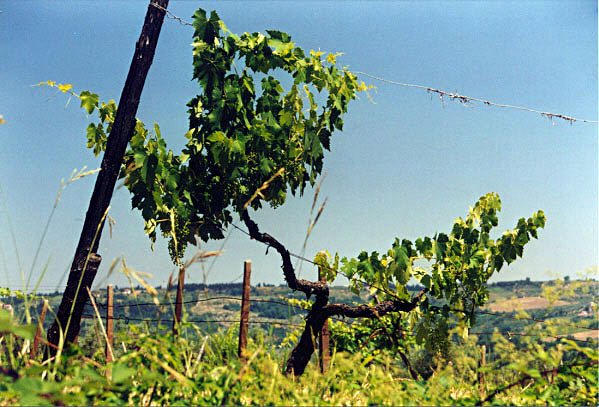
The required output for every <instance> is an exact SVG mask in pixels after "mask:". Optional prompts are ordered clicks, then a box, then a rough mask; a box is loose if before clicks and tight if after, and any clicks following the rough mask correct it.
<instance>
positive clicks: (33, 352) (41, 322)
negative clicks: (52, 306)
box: [30, 300, 48, 359]
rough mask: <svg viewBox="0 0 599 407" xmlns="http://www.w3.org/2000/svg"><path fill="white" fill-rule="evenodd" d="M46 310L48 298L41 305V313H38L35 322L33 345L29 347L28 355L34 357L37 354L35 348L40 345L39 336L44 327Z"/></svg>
mask: <svg viewBox="0 0 599 407" xmlns="http://www.w3.org/2000/svg"><path fill="white" fill-rule="evenodd" d="M47 310H48V300H44V305H43V306H42V313H41V314H40V320H39V322H38V324H37V331H36V332H35V338H34V339H33V347H32V348H31V353H30V357H31V359H33V358H35V355H36V354H37V348H38V346H39V345H40V337H41V336H42V329H44V319H45V318H46V311H47Z"/></svg>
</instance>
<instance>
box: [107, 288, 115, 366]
mask: <svg viewBox="0 0 599 407" xmlns="http://www.w3.org/2000/svg"><path fill="white" fill-rule="evenodd" d="M106 303H107V304H106V338H107V341H106V362H107V363H110V362H112V352H110V350H109V349H114V286H113V285H112V284H110V285H108V287H107V288H106Z"/></svg>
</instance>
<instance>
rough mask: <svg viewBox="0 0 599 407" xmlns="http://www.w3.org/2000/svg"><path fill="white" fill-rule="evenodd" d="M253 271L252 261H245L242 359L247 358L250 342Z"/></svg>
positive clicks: (240, 348)
mask: <svg viewBox="0 0 599 407" xmlns="http://www.w3.org/2000/svg"><path fill="white" fill-rule="evenodd" d="M251 272H252V261H251V260H246V261H245V262H244V263H243V291H242V296H241V319H240V324H239V349H238V354H239V358H240V359H241V360H246V355H245V353H246V348H247V344H248V338H247V334H248V321H249V319H250V274H251Z"/></svg>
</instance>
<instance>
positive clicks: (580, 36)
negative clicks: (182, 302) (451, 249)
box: [0, 0, 598, 290]
mask: <svg viewBox="0 0 599 407" xmlns="http://www.w3.org/2000/svg"><path fill="white" fill-rule="evenodd" d="M147 3H148V2H147V1H145V0H144V1H141V0H140V1H132V0H129V1H110V0H109V1H101V2H100V1H25V0H23V1H3V0H0V10H1V11H2V13H0V44H1V45H0V52H1V55H2V63H1V64H0V81H1V82H0V83H1V84H2V86H0V114H1V115H3V117H4V119H5V120H6V123H5V124H3V125H0V187H1V188H2V191H3V193H4V196H1V195H0V200H2V203H1V204H0V211H1V212H0V270H1V271H0V286H4V285H8V286H11V287H18V286H20V284H21V282H20V281H21V278H20V274H19V271H18V270H19V265H18V263H19V262H18V261H17V259H19V260H20V263H21V267H22V268H23V269H24V271H25V274H28V273H29V271H30V269H31V267H32V261H33V258H34V255H35V251H36V249H37V248H38V245H39V239H40V234H41V233H42V231H43V228H44V225H45V223H46V221H47V219H48V216H49V214H50V212H51V209H52V204H53V203H54V200H55V198H56V193H57V190H58V187H59V182H60V179H61V178H65V177H68V176H69V175H70V173H71V171H72V170H73V169H74V168H81V167H82V166H84V165H85V166H87V167H88V169H94V168H98V167H99V163H100V160H99V159H96V158H95V157H94V156H93V154H92V153H91V151H88V150H87V149H86V147H85V128H86V126H87V124H88V123H89V122H90V119H93V118H88V117H86V114H85V112H83V110H82V109H80V108H79V107H78V103H76V101H73V103H70V104H68V106H66V103H67V98H66V97H64V95H62V94H56V93H55V92H54V91H53V90H49V89H43V88H39V87H32V86H31V85H32V84H35V83H38V82H41V81H46V80H54V81H57V82H60V83H70V84H73V87H74V89H75V90H76V91H77V92H79V91H81V90H91V91H93V92H96V93H98V94H99V95H100V97H101V99H102V100H109V99H115V100H118V99H119V97H120V93H121V89H122V87H123V84H124V81H125V77H126V75H127V71H128V68H129V64H130V62H131V57H132V54H133V50H134V45H135V42H136V40H137V39H138V37H139V33H140V29H141V25H142V23H143V18H144V15H145V12H146V8H147ZM200 5H201V6H202V7H203V8H205V9H207V10H212V9H216V10H217V11H218V13H219V15H220V17H221V19H222V20H223V21H224V22H225V23H226V24H227V26H228V28H229V29H230V30H231V31H233V32H243V31H249V32H254V31H264V30H266V29H278V30H281V31H285V32H288V33H289V34H291V36H292V38H293V39H294V41H296V43H297V44H298V45H299V46H301V47H303V48H304V49H306V50H309V49H315V50H317V49H319V48H320V49H321V50H323V51H331V52H343V56H342V57H340V59H339V61H340V62H341V63H342V64H343V65H346V66H348V67H349V68H350V69H351V70H356V71H363V72H368V73H370V74H372V75H376V76H379V77H383V78H386V79H390V80H395V81H400V82H406V83H415V84H422V85H426V86H430V87H434V88H438V89H443V90H446V91H449V92H458V93H460V94H463V95H468V96H473V97H480V98H483V99H487V100H491V101H494V102H498V103H506V104H511V105H519V106H527V107H531V108H536V109H540V110H543V111H549V112H555V113H562V114H566V115H570V116H574V117H577V118H583V119H589V120H597V3H596V2H594V1H567V2H564V1H556V2H550V1H542V2H533V1H525V2H498V1H487V2H485V1H472V2H449V1H441V2H433V1H426V2H422V1H421V2H408V1H381V2H375V1H332V2H331V1H329V2H326V1H285V2H281V1H277V2H275V1H262V2H259V1H220V2H207V1H202V2H196V1H173V0H171V2H170V5H169V9H170V10H171V11H172V12H173V13H174V14H176V15H178V16H180V17H182V18H183V19H185V20H188V21H190V20H191V15H192V14H193V12H194V11H195V9H196V8H197V7H199V6H200ZM191 35H192V29H191V28H190V27H187V26H183V25H181V24H179V23H178V22H176V21H174V20H171V19H166V20H165V23H164V25H163V28H162V32H161V35H160V39H159V42H158V47H157V50H156V56H155V59H154V63H153V65H152V67H151V69H150V72H149V75H148V79H147V81H146V85H145V88H144V91H143V94H142V98H141V103H140V108H139V111H138V117H139V118H141V119H142V120H143V121H144V122H146V123H147V124H151V123H153V122H157V123H159V125H160V127H161V129H162V135H163V136H164V137H165V138H166V139H167V142H168V143H169V147H170V148H172V149H178V148H180V146H181V145H182V142H183V137H182V135H183V134H184V133H185V132H186V130H187V125H188V122H187V114H186V107H185V104H186V102H187V101H188V100H189V99H191V98H192V97H193V96H195V94H196V93H197V92H199V88H198V86H197V85H196V84H195V83H194V82H192V81H191V72H192V68H191V47H190V45H189V44H190V43H191ZM360 79H361V80H364V81H365V82H366V83H368V84H372V85H375V86H376V87H377V89H376V92H373V93H372V94H371V96H372V99H373V101H374V103H373V102H371V101H369V100H368V98H366V97H364V96H362V97H361V99H360V100H358V101H356V102H354V103H353V105H350V108H349V113H348V115H347V116H346V119H345V128H344V132H343V133H341V134H335V135H334V138H333V141H332V149H331V152H329V153H328V154H327V156H326V159H325V171H326V172H327V177H326V180H325V182H324V184H323V187H322V191H321V196H322V197H325V196H326V197H328V202H327V205H326V208H325V211H324V213H323V215H322V217H321V219H320V221H319V223H318V225H317V227H316V229H315V230H314V231H313V233H312V235H311V237H310V240H309V242H308V246H307V250H306V256H307V257H312V256H313V255H314V254H315V253H316V252H318V251H319V250H329V251H331V252H339V253H340V255H342V256H351V257H353V256H357V254H358V253H359V252H360V251H361V250H368V251H371V250H378V251H379V252H381V251H386V250H387V249H388V248H389V247H390V245H391V243H392V242H393V240H394V238H395V237H400V238H409V239H415V238H417V237H420V236H425V235H428V236H431V235H433V234H434V233H436V232H443V231H449V229H450V228H451V225H452V222H453V220H454V219H455V218H456V217H459V216H464V215H465V214H466V211H467V210H468V206H469V205H473V204H474V203H475V202H476V200H477V199H478V197H480V196H481V195H484V194H485V193H487V192H497V193H499V195H500V197H501V199H502V202H503V210H502V212H501V214H500V224H499V230H498V231H499V232H502V231H503V230H505V229H507V228H511V227H513V226H514V225H515V223H516V221H517V219H518V218H519V217H528V216H530V215H531V214H532V213H533V212H534V211H536V210H538V209H543V210H544V211H545V213H546V216H547V219H548V221H547V226H546V229H545V230H543V231H541V233H540V235H539V240H538V241H533V242H532V243H530V244H529V245H528V246H527V247H526V249H525V251H524V258H523V259H519V260H518V261H517V262H516V263H514V264H513V265H511V266H510V267H508V268H504V269H502V270H501V272H500V273H499V274H498V275H496V276H494V277H493V280H494V281H499V280H514V279H522V278H526V277H530V278H531V279H533V280H541V279H546V278H548V274H547V271H548V270H549V271H551V272H554V273H561V274H562V275H570V276H572V277H574V276H575V275H576V272H579V271H583V270H584V269H585V268H588V267H593V266H596V265H597V263H598V260H597V258H598V251H597V247H598V239H597V225H598V218H597V214H598V207H597V205H598V177H597V156H598V154H597V153H598V151H597V124H596V123H595V124H584V123H574V124H572V125H570V124H569V123H567V122H563V121H559V120H554V121H553V122H552V121H550V120H548V119H547V118H544V117H541V116H540V115H538V114H533V113H528V112H521V111H516V110H509V109H502V108H497V107H487V106H484V105H481V104H473V105H471V106H469V107H466V106H463V105H461V104H460V103H458V102H455V101H453V102H452V101H449V100H446V101H445V103H441V101H440V100H439V98H438V97H437V96H435V95H432V96H431V95H429V94H427V93H426V92H425V91H423V90H419V89H413V88H405V87H399V86H394V85H391V84H387V83H383V82H377V81H375V80H372V79H369V78H365V77H363V78H360ZM94 179H95V178H94V177H88V178H86V179H83V180H79V181H77V182H75V183H73V184H71V185H69V186H68V187H67V188H66V190H65V191H64V192H63V194H62V197H61V200H60V202H59V205H58V207H57V210H56V213H55V215H54V218H53V219H52V223H51V225H50V228H49V232H48V234H47V236H46V238H45V240H44V241H43V243H42V246H41V251H40V256H39V260H38V262H37V264H36V265H35V267H34V268H33V281H36V279H37V277H39V275H40V274H41V272H42V269H43V266H44V264H46V262H48V271H47V273H46V275H45V277H44V279H43V281H42V283H41V284H42V286H43V288H45V289H50V290H53V289H54V288H55V287H57V286H58V288H59V289H62V288H63V286H64V282H65V281H66V280H64V281H63V280H61V279H62V276H63V275H64V274H65V272H66V270H67V268H68V267H69V266H70V262H71V259H72V256H73V253H74V249H75V247H76V244H77V241H78V238H79V234H80V231H81V227H82V224H83V218H84V215H85V211H86V210H87V206H88V203H89V197H90V196H91V191H92V189H93V182H94ZM312 194H313V192H312V191H310V190H308V191H307V193H306V194H305V195H304V196H303V197H298V198H291V199H289V201H288V202H287V203H286V205H285V206H284V207H282V208H279V209H277V210H271V209H266V210H263V211H261V212H259V213H256V214H254V218H255V220H256V221H258V223H259V225H260V226H261V228H262V230H264V231H267V232H268V233H271V234H272V235H274V236H276V237H277V238H279V239H280V241H281V242H283V243H284V244H286V245H287V247H288V248H289V249H290V250H291V251H294V252H299V251H300V250H301V247H302V243H303V240H304V236H305V231H306V228H307V224H308V218H309V212H310V205H311V203H312ZM110 214H111V216H112V217H113V218H114V219H115V220H116V225H115V227H114V229H113V234H112V238H111V237H110V235H109V233H108V231H107V230H105V232H104V235H103V237H102V241H101V245H100V250H99V253H100V254H101V255H102V256H103V259H104V260H103V264H102V266H101V268H100V272H99V274H98V277H97V278H96V281H98V282H100V281H102V279H103V277H104V276H105V275H106V273H107V270H108V267H109V265H110V263H111V262H112V261H113V260H114V259H115V258H117V257H118V256H121V255H124V256H125V259H126V261H127V264H128V265H129V266H131V267H132V268H134V269H136V270H140V271H145V272H148V273H151V274H152V275H154V278H153V279H152V280H151V281H152V282H153V283H154V284H156V285H158V284H164V283H165V282H166V280H167V279H168V275H169V274H170V273H171V271H172V270H173V266H172V264H171V262H170V259H169V256H168V252H167V249H166V244H165V242H164V241H159V242H158V244H157V245H156V247H155V250H154V251H153V252H152V251H151V250H150V243H149V240H148V239H147V237H146V236H145V235H144V232H143V222H142V218H141V216H140V214H139V213H138V212H136V211H132V210H131V206H130V197H129V195H128V191H127V190H126V189H125V188H121V189H119V190H117V191H116V193H115V195H114V197H113V203H112V208H111V212H110ZM9 223H10V224H12V227H13V229H14V235H15V240H16V244H17V248H18V257H17V254H16V251H15V246H14V244H13V241H12V237H11V233H10V227H9V226H10V225H9ZM221 243H222V242H221V241H217V242H209V243H208V244H206V245H204V246H203V248H204V249H217V248H219V247H220V245H221ZM225 248H226V252H225V254H224V255H223V256H221V257H220V258H218V260H217V261H216V262H215V264H214V266H213V267H212V268H211V267H210V262H208V263H207V264H206V267H205V269H204V270H202V267H201V266H199V265H195V266H193V267H192V268H191V269H190V271H189V273H188V275H187V278H186V280H187V281H191V282H201V281H203V272H204V271H205V272H208V271H209V273H208V277H207V281H208V282H228V281H233V280H235V281H239V280H236V279H237V278H238V277H239V275H240V274H241V272H242V263H243V260H244V259H248V258H249V259H251V260H252V263H253V274H252V283H258V282H271V283H277V284H279V283H282V282H283V277H282V273H281V270H280V258H279V257H278V256H277V254H276V253H274V252H270V253H269V254H268V255H265V250H264V247H263V246H261V245H259V244H258V243H256V242H254V241H250V240H249V239H248V238H247V236H245V235H243V234H241V233H240V232H239V231H236V230H233V231H232V232H231V234H230V237H229V239H228V240H227V242H226V245H225ZM189 253H191V250H190V251H189ZM315 274H316V272H315V270H314V268H313V267H309V265H307V264H304V265H303V266H302V270H301V275H302V277H304V278H315ZM61 281H62V285H59V283H60V282H61ZM109 282H112V283H115V284H118V285H124V284H125V282H126V280H125V278H124V277H123V276H122V275H118V274H114V275H113V276H111V278H110V281H109ZM105 283H106V282H103V284H105Z"/></svg>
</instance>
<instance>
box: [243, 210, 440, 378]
mask: <svg viewBox="0 0 599 407" xmlns="http://www.w3.org/2000/svg"><path fill="white" fill-rule="evenodd" d="M241 218H242V219H243V221H244V223H245V225H246V226H247V228H248V230H249V233H250V237H251V238H252V239H255V240H257V241H259V242H262V243H264V244H266V245H268V246H270V247H273V248H274V249H275V250H276V251H277V252H278V253H279V254H280V255H281V259H282V260H283V266H282V268H283V275H284V276H285V281H286V282H287V285H288V286H289V288H291V289H292V290H294V291H301V292H303V293H305V294H306V297H307V298H310V297H311V296H312V295H315V297H316V300H315V301H314V303H313V304H312V309H311V310H310V311H309V312H308V315H307V317H306V325H305V327H304V332H303V333H302V336H301V337H300V339H299V341H298V343H297V345H296V346H295V347H294V348H293V350H292V351H291V354H290V355H289V358H288V359H287V363H286V365H285V374H291V375H295V376H300V375H301V374H302V373H304V370H306V366H307V365H308V363H309V362H310V358H311V357H312V354H313V353H314V350H315V348H316V343H317V342H316V341H317V340H318V339H319V336H320V332H321V330H322V326H323V325H324V323H325V321H326V320H327V319H328V318H329V317H332V316H334V315H339V316H344V317H349V318H379V317H381V316H383V315H385V314H387V313H390V312H397V311H404V312H409V311H411V310H413V309H414V308H416V306H417V305H418V303H419V302H420V299H421V298H422V296H423V295H424V294H426V292H427V291H428V290H427V289H423V290H422V291H420V292H419V293H418V294H417V295H415V296H414V297H413V298H412V300H411V301H405V300H400V299H398V300H396V301H391V300H387V301H382V302H380V303H378V304H377V305H374V306H371V305H358V306H352V305H347V304H329V303H328V302H329V286H328V285H327V283H326V282H325V281H318V282H312V281H307V280H299V279H297V277H296V275H295V270H294V269H293V266H292V264H291V256H290V253H289V251H288V250H287V249H286V248H285V246H284V245H283V244H281V243H280V242H279V241H278V240H276V239H275V238H274V237H272V236H271V235H269V234H267V233H261V232H260V230H259V229H258V225H257V224H256V223H255V222H254V221H253V220H251V219H250V217H249V214H248V212H247V210H246V211H244V212H243V213H242V215H241ZM407 365H409V362H408V363H407Z"/></svg>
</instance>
